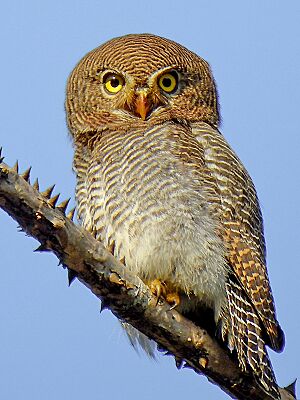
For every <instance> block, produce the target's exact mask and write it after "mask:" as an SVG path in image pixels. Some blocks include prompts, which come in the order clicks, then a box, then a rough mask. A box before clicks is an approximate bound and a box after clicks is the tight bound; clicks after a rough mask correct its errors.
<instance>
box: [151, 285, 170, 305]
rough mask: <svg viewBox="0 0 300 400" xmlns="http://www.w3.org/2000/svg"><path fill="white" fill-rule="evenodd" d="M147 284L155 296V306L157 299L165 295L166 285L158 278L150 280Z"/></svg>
mask: <svg viewBox="0 0 300 400" xmlns="http://www.w3.org/2000/svg"><path fill="white" fill-rule="evenodd" d="M149 286H150V290H151V292H152V293H153V294H154V296H156V303H155V306H157V304H158V302H159V299H160V298H162V297H165V295H166V285H165V283H164V282H162V281H160V280H159V279H154V281H152V282H151V283H150V285H149Z"/></svg>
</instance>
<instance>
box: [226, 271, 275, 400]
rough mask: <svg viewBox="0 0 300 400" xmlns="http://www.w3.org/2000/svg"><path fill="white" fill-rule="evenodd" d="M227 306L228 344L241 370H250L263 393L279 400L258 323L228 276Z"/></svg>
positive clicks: (244, 296)
mask: <svg viewBox="0 0 300 400" xmlns="http://www.w3.org/2000/svg"><path fill="white" fill-rule="evenodd" d="M226 292H227V299H228V304H229V310H228V311H229V314H230V317H229V321H230V322H229V325H230V334H229V344H230V346H231V347H233V348H234V349H235V350H236V351H237V355H238V360H239V363H240V366H241V368H242V369H243V370H244V371H249V370H250V371H251V370H252V373H254V376H255V377H256V378H257V381H258V383H259V384H260V386H261V387H262V388H263V390H264V391H265V392H266V393H267V394H268V395H269V396H271V397H272V398H273V399H276V400H277V399H280V394H279V391H278V386H277V383H276V378H275V375H274V372H273V369H272V365H271V361H270V359H269V357H268V353H267V350H266V346H265V342H264V340H263V337H264V332H263V329H262V326H261V321H260V319H259V317H258V315H257V314H256V312H255V311H254V309H253V305H252V304H251V302H250V301H249V300H248V298H247V296H246V294H245V293H244V291H243V290H242V288H241V286H240V284H239V282H238V281H237V280H236V279H235V278H234V276H230V277H229V281H228V283H227V285H226Z"/></svg>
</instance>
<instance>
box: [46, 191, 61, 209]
mask: <svg viewBox="0 0 300 400" xmlns="http://www.w3.org/2000/svg"><path fill="white" fill-rule="evenodd" d="M59 196H60V194H59V193H58V194H56V195H55V196H53V197H51V199H49V200H48V204H49V205H50V206H51V207H53V208H54V207H55V205H56V203H57V200H58V198H59Z"/></svg>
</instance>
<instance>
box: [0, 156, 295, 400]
mask: <svg viewBox="0 0 300 400" xmlns="http://www.w3.org/2000/svg"><path fill="white" fill-rule="evenodd" d="M1 161H2V160H1V159H0V207H1V208H2V209H3V210H4V211H6V212H7V213H8V214H9V215H10V216H11V217H12V218H13V219H15V220H16V221H17V222H18V224H19V225H20V227H21V228H22V229H23V230H24V231H25V232H26V233H27V234H28V235H30V236H32V237H34V238H35V239H37V240H38V241H39V242H40V243H41V245H40V246H39V248H38V249H37V250H39V251H52V252H53V253H54V254H55V255H56V256H57V257H58V259H59V260H60V262H61V264H62V265H63V266H64V267H65V266H67V267H68V268H69V269H70V270H71V271H72V272H73V273H74V274H76V275H77V277H78V279H79V280H80V281H81V282H82V283H83V284H84V285H85V286H87V287H88V288H89V289H90V290H91V291H92V292H93V293H94V294H95V295H96V296H97V297H99V299H101V301H102V306H104V307H107V308H109V309H110V310H111V311H112V312H113V314H115V315H116V316H117V317H118V318H120V319H121V320H123V321H126V322H128V323H129V324H131V325H133V326H134V327H135V328H137V329H139V330H140V331H141V332H143V333H144V334H145V335H147V336H148V337H149V338H151V339H153V340H155V341H156V342H157V343H158V345H159V347H160V348H163V349H166V351H167V352H168V353H171V354H172V355H174V357H175V359H176V362H177V365H180V364H181V365H183V366H185V367H190V368H191V369H193V370H194V371H195V372H197V373H199V374H204V375H206V376H207V378H208V379H209V380H210V381H211V382H213V383H215V384H217V385H218V386H219V387H220V388H221V389H222V390H224V391H225V392H226V393H227V394H228V395H230V396H231V397H233V398H237V399H241V400H244V399H245V400H248V399H249V400H250V399H252V400H253V399H257V400H267V399H268V398H269V397H268V396H267V395H266V394H265V393H264V391H263V390H262V389H261V388H260V387H259V386H258V385H257V383H256V381H255V379H254V378H253V376H251V375H249V374H245V373H243V372H242V371H241V369H240V368H239V366H238V364H237V362H236V361H235V360H234V359H233V358H232V357H231V356H230V354H229V352H227V351H226V350H225V349H223V348H222V347H220V345H219V344H218V342H217V341H216V340H215V339H214V338H212V337H210V336H209V334H208V333H207V332H206V331H205V330H204V329H201V328H199V327H198V326H196V325H194V324H193V323H192V322H191V321H189V320H187V319H186V318H184V317H183V316H182V315H180V314H179V313H178V312H177V311H176V310H172V309H171V308H170V306H169V305H168V304H167V303H165V302H163V301H160V302H159V304H158V305H156V298H154V297H153V295H152V293H151V291H150V290H149V288H148V287H147V286H146V285H145V284H144V283H143V282H142V281H141V280H140V279H139V278H138V277H137V276H133V275H132V274H130V273H129V272H128V271H127V270H126V268H125V267H124V266H123V264H122V263H121V262H119V261H118V260H116V259H115V258H114V257H113V256H112V254H110V253H109V252H108V251H107V250H106V249H105V248H104V246H103V245H102V244H101V243H100V242H99V241H97V240H95V239H94V238H93V236H92V235H91V234H90V233H89V232H87V231H85V230H84V229H83V228H81V227H79V226H76V225H75V224H74V223H73V222H72V220H71V219H70V217H71V214H72V213H70V215H68V216H66V215H65V208H66V206H67V204H66V202H63V203H61V204H60V205H58V206H56V207H55V204H56V200H57V199H55V197H53V198H50V196H51V190H48V191H45V192H44V193H40V192H39V191H38V185H37V184H35V185H33V186H31V185H30V184H29V171H27V172H25V173H24V174H23V175H19V174H18V168H17V166H15V167H14V168H9V167H8V166H7V165H6V164H4V163H1ZM280 393H281V398H282V400H290V399H295V397H294V396H293V394H291V393H290V391H289V390H287V389H280Z"/></svg>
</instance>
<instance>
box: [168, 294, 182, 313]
mask: <svg viewBox="0 0 300 400" xmlns="http://www.w3.org/2000/svg"><path fill="white" fill-rule="evenodd" d="M166 302H167V303H169V304H170V305H171V304H172V307H171V310H173V309H174V308H176V307H177V306H179V304H180V296H179V294H178V293H169V294H168V295H167V297H166Z"/></svg>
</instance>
